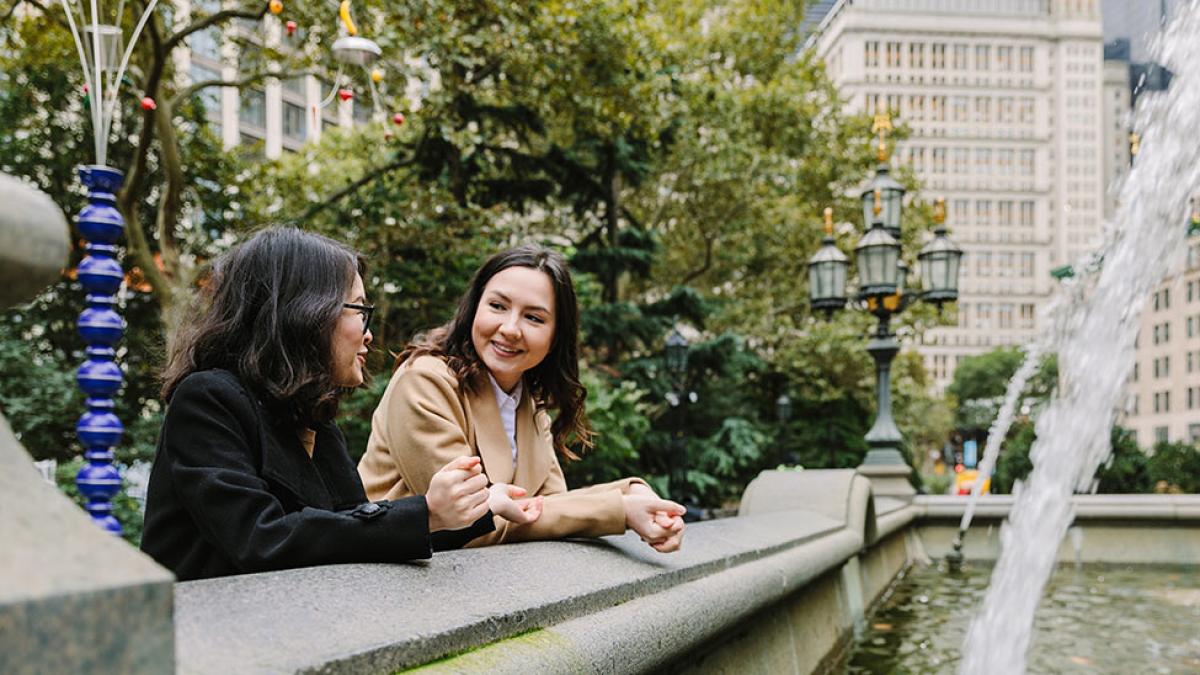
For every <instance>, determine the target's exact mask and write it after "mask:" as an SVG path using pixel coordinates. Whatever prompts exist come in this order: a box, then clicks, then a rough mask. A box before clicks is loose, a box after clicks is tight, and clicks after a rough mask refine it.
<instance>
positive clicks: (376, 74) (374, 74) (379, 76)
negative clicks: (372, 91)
mask: <svg viewBox="0 0 1200 675" xmlns="http://www.w3.org/2000/svg"><path fill="white" fill-rule="evenodd" d="M371 81H372V82H374V83H375V84H379V83H380V82H383V71H382V70H380V69H378V68H374V69H372V70H371Z"/></svg>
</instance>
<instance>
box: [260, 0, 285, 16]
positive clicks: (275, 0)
mask: <svg viewBox="0 0 1200 675" xmlns="http://www.w3.org/2000/svg"><path fill="white" fill-rule="evenodd" d="M259 7H262V5H259ZM267 9H269V10H271V13H272V14H275V15H278V14H280V13H281V12H283V2H282V0H271V2H269V3H267Z"/></svg>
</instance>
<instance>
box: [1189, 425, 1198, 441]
mask: <svg viewBox="0 0 1200 675" xmlns="http://www.w3.org/2000/svg"><path fill="white" fill-rule="evenodd" d="M1196 441H1200V424H1189V425H1188V442H1189V443H1195V442H1196Z"/></svg>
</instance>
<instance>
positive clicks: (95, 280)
mask: <svg viewBox="0 0 1200 675" xmlns="http://www.w3.org/2000/svg"><path fill="white" fill-rule="evenodd" d="M124 279H125V272H124V271H123V270H122V269H121V263H119V262H117V261H116V260H113V259H112V258H102V257H97V256H94V255H90V256H88V257H86V258H84V259H83V262H81V263H79V282H80V283H82V284H83V288H84V290H85V291H87V292H88V293H99V294H102V295H112V294H113V293H116V292H117V291H118V290H120V289H121V282H122V281H124Z"/></svg>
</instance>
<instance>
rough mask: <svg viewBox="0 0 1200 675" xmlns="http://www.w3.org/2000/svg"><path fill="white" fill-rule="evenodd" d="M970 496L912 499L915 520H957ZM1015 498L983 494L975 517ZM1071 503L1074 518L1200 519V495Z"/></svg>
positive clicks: (1004, 511) (993, 513)
mask: <svg viewBox="0 0 1200 675" xmlns="http://www.w3.org/2000/svg"><path fill="white" fill-rule="evenodd" d="M969 499H970V498H969V497H966V496H957V495H922V496H919V497H917V498H916V499H914V500H913V507H914V508H915V509H917V519H918V520H942V519H954V520H957V519H960V518H962V514H963V511H964V510H965V509H966V507H967V502H968V501H969ZM1015 501H1016V498H1015V497H1013V496H1012V495H983V496H981V497H980V498H979V503H978V504H977V505H976V507H975V517H976V518H985V519H999V518H1005V517H1007V516H1008V512H1009V510H1010V509H1012V506H1013V504H1014V503H1015ZM1071 503H1072V505H1073V506H1074V509H1075V518H1076V519H1077V520H1131V521H1139V520H1177V521H1183V522H1187V523H1193V522H1196V521H1200V495H1159V494H1153V495H1075V496H1073V497H1072V498H1071Z"/></svg>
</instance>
